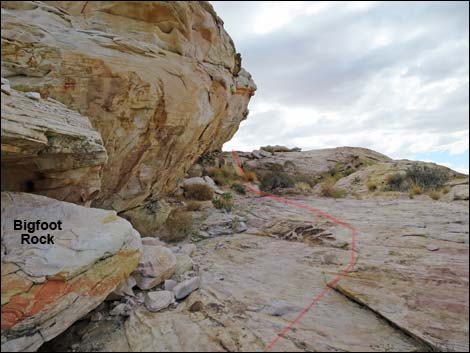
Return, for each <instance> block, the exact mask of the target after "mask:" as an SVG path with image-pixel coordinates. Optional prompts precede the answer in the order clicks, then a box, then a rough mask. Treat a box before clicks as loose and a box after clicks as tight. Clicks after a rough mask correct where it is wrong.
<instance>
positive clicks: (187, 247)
mask: <svg viewBox="0 0 470 353" xmlns="http://www.w3.org/2000/svg"><path fill="white" fill-rule="evenodd" d="M195 251H196V245H194V244H184V245H183V246H182V247H181V252H182V253H183V254H185V255H188V256H192V255H193V254H194V252H195Z"/></svg>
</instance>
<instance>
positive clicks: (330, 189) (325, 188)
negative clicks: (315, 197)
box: [321, 177, 346, 199]
mask: <svg viewBox="0 0 470 353" xmlns="http://www.w3.org/2000/svg"><path fill="white" fill-rule="evenodd" d="M335 184H336V180H335V178H334V177H331V178H326V179H325V181H323V182H322V183H321V195H322V196H324V197H333V198H335V199H338V198H342V197H345V196H346V191H345V190H343V189H340V188H337V187H335Z"/></svg>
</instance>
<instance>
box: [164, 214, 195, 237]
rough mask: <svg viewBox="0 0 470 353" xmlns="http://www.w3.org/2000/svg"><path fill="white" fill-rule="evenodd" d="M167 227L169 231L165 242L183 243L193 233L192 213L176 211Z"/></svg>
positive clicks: (168, 219) (169, 219)
mask: <svg viewBox="0 0 470 353" xmlns="http://www.w3.org/2000/svg"><path fill="white" fill-rule="evenodd" d="M165 226H166V229H167V231H168V235H167V236H166V237H164V240H165V241H168V242H178V241H182V240H184V239H186V238H187V237H188V236H189V235H190V234H191V233H192V232H193V218H192V216H191V214H190V213H188V212H186V211H184V210H182V209H175V210H173V211H171V213H170V215H169V216H168V218H167V220H166V222H165Z"/></svg>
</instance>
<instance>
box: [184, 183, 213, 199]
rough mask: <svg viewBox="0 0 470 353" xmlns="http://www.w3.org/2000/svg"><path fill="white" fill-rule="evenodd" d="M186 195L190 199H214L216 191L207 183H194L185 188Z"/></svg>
mask: <svg viewBox="0 0 470 353" xmlns="http://www.w3.org/2000/svg"><path fill="white" fill-rule="evenodd" d="M184 196H185V197H186V198H188V199H194V200H199V201H208V200H212V198H213V197H214V192H213V191H212V189H211V188H210V186H209V185H206V184H192V185H188V186H186V188H185V190H184Z"/></svg>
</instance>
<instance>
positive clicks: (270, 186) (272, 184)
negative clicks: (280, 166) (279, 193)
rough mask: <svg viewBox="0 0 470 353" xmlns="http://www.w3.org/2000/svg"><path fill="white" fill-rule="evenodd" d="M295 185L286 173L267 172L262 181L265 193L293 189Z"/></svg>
mask: <svg viewBox="0 0 470 353" xmlns="http://www.w3.org/2000/svg"><path fill="white" fill-rule="evenodd" d="M294 185H295V183H294V180H293V179H292V178H291V177H290V176H289V175H288V174H286V173H284V172H267V173H266V174H264V175H263V178H262V179H261V185H260V188H261V190H263V191H273V190H275V189H279V188H292V187H294Z"/></svg>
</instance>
